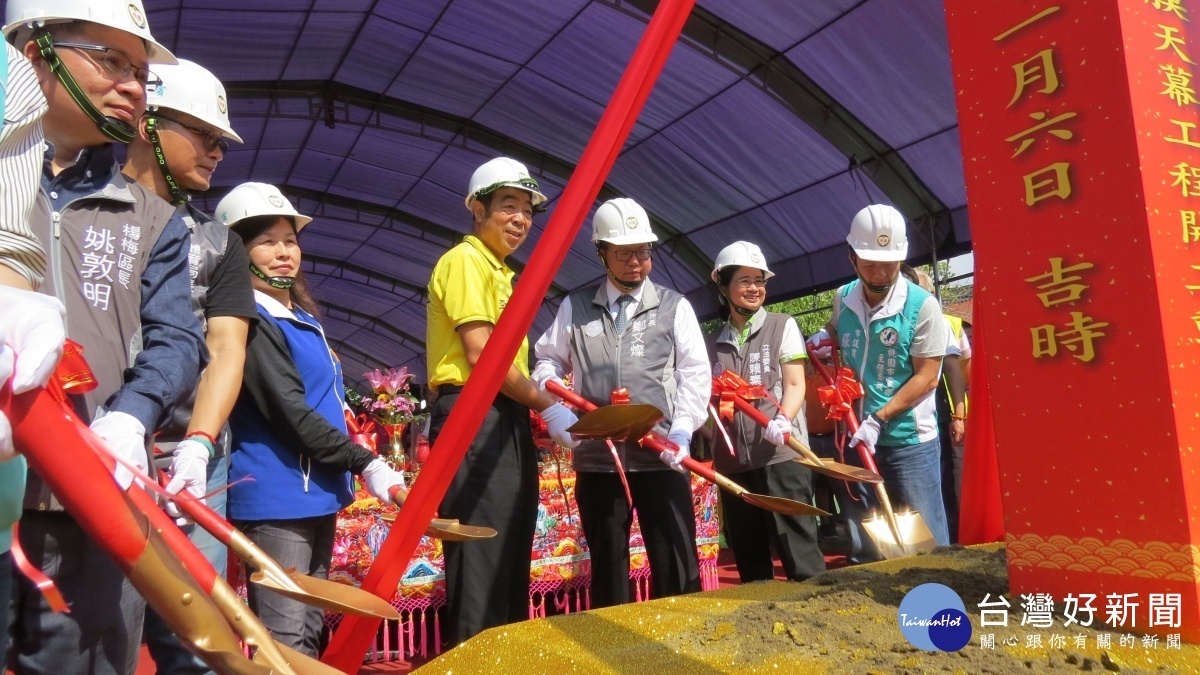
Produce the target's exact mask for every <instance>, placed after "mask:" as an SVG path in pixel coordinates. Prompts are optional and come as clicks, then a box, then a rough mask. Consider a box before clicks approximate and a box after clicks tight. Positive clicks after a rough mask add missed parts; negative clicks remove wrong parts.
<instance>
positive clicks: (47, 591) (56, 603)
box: [10, 523, 71, 614]
mask: <svg viewBox="0 0 1200 675" xmlns="http://www.w3.org/2000/svg"><path fill="white" fill-rule="evenodd" d="M20 525H21V524H20V523H16V524H14V525H13V528H12V530H13V531H12V548H11V549H10V551H11V553H12V559H13V564H14V565H16V567H17V569H18V570H19V571H20V572H21V574H23V575H25V578H26V579H28V580H30V581H31V582H33V585H34V586H36V587H37V589H38V592H40V593H41V594H42V597H43V598H46V604H48V605H50V609H51V610H53V611H54V612H55V613H57V614H70V613H71V608H70V607H69V606H68V605H67V601H66V600H65V599H64V598H63V595H62V591H59V590H58V586H56V585H55V584H54V580H53V579H51V578H50V577H48V576H46V575H45V573H43V572H42V571H41V570H40V569H38V568H37V567H36V566H35V565H34V564H33V563H31V562H29V558H27V557H25V551H24V550H23V549H22V548H21V540H20V538H18V536H17V528H18V527H20Z"/></svg>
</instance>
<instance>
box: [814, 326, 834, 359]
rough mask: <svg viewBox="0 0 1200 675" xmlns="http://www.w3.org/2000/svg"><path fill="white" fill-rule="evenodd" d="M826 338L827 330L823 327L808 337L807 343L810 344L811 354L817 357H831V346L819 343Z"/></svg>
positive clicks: (827, 336)
mask: <svg viewBox="0 0 1200 675" xmlns="http://www.w3.org/2000/svg"><path fill="white" fill-rule="evenodd" d="M828 339H829V331H828V330H826V329H824V328H822V329H821V330H819V331H817V332H816V333H814V334H812V335H810V336H809V337H808V344H810V345H812V348H813V354H816V356H817V358H818V359H830V358H833V347H831V346H829V345H825V346H823V347H822V346H821V343H822V342H824V341H825V340H828Z"/></svg>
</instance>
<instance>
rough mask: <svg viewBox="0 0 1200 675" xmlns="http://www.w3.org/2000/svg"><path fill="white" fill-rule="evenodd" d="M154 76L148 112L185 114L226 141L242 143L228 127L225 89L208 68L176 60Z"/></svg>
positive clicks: (148, 98)
mask: <svg viewBox="0 0 1200 675" xmlns="http://www.w3.org/2000/svg"><path fill="white" fill-rule="evenodd" d="M154 74H155V75H157V76H158V77H159V79H160V80H161V82H160V83H159V85H158V86H157V87H153V88H150V87H147V89H146V109H147V110H158V109H160V108H166V109H168V110H176V111H178V112H181V113H187V114H188V115H191V116H192V117H195V118H196V119H198V120H200V121H201V122H204V123H205V124H208V125H210V126H213V127H216V128H217V129H220V130H221V134H222V135H224V136H225V137H226V138H229V139H231V140H234V141H237V142H238V143H241V142H242V137H241V136H238V135H237V134H236V133H234V131H233V127H231V126H230V125H229V100H228V99H227V98H226V97H225V86H224V85H222V84H221V81H220V80H218V79H217V77H216V76H215V75H213V74H212V73H210V72H209V71H208V69H207V68H205V67H204V66H201V65H200V64H198V63H195V62H192V61H188V60H186V59H179V63H177V64H175V65H163V66H158V67H157V68H155V69H154Z"/></svg>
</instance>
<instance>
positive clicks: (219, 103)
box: [217, 96, 225, 115]
mask: <svg viewBox="0 0 1200 675" xmlns="http://www.w3.org/2000/svg"><path fill="white" fill-rule="evenodd" d="M217 110H219V111H221V114H222V115H224V114H225V97H224V96H217Z"/></svg>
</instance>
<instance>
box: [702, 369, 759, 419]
mask: <svg viewBox="0 0 1200 675" xmlns="http://www.w3.org/2000/svg"><path fill="white" fill-rule="evenodd" d="M712 395H713V397H715V398H716V399H717V412H718V414H719V415H720V417H721V420H722V421H724V422H728V421H730V420H732V419H733V413H734V404H733V401H734V399H735V398H741V399H745V400H747V401H756V400H760V399H764V398H767V390H766V388H764V387H763V386H762V385H760V384H750V383H749V382H747V381H746V380H744V379H742V377H741V376H740V375H738V374H737V373H735V372H733V371H732V370H726V371H725V372H723V373H721V374H720V375H714V376H713V382H712Z"/></svg>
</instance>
